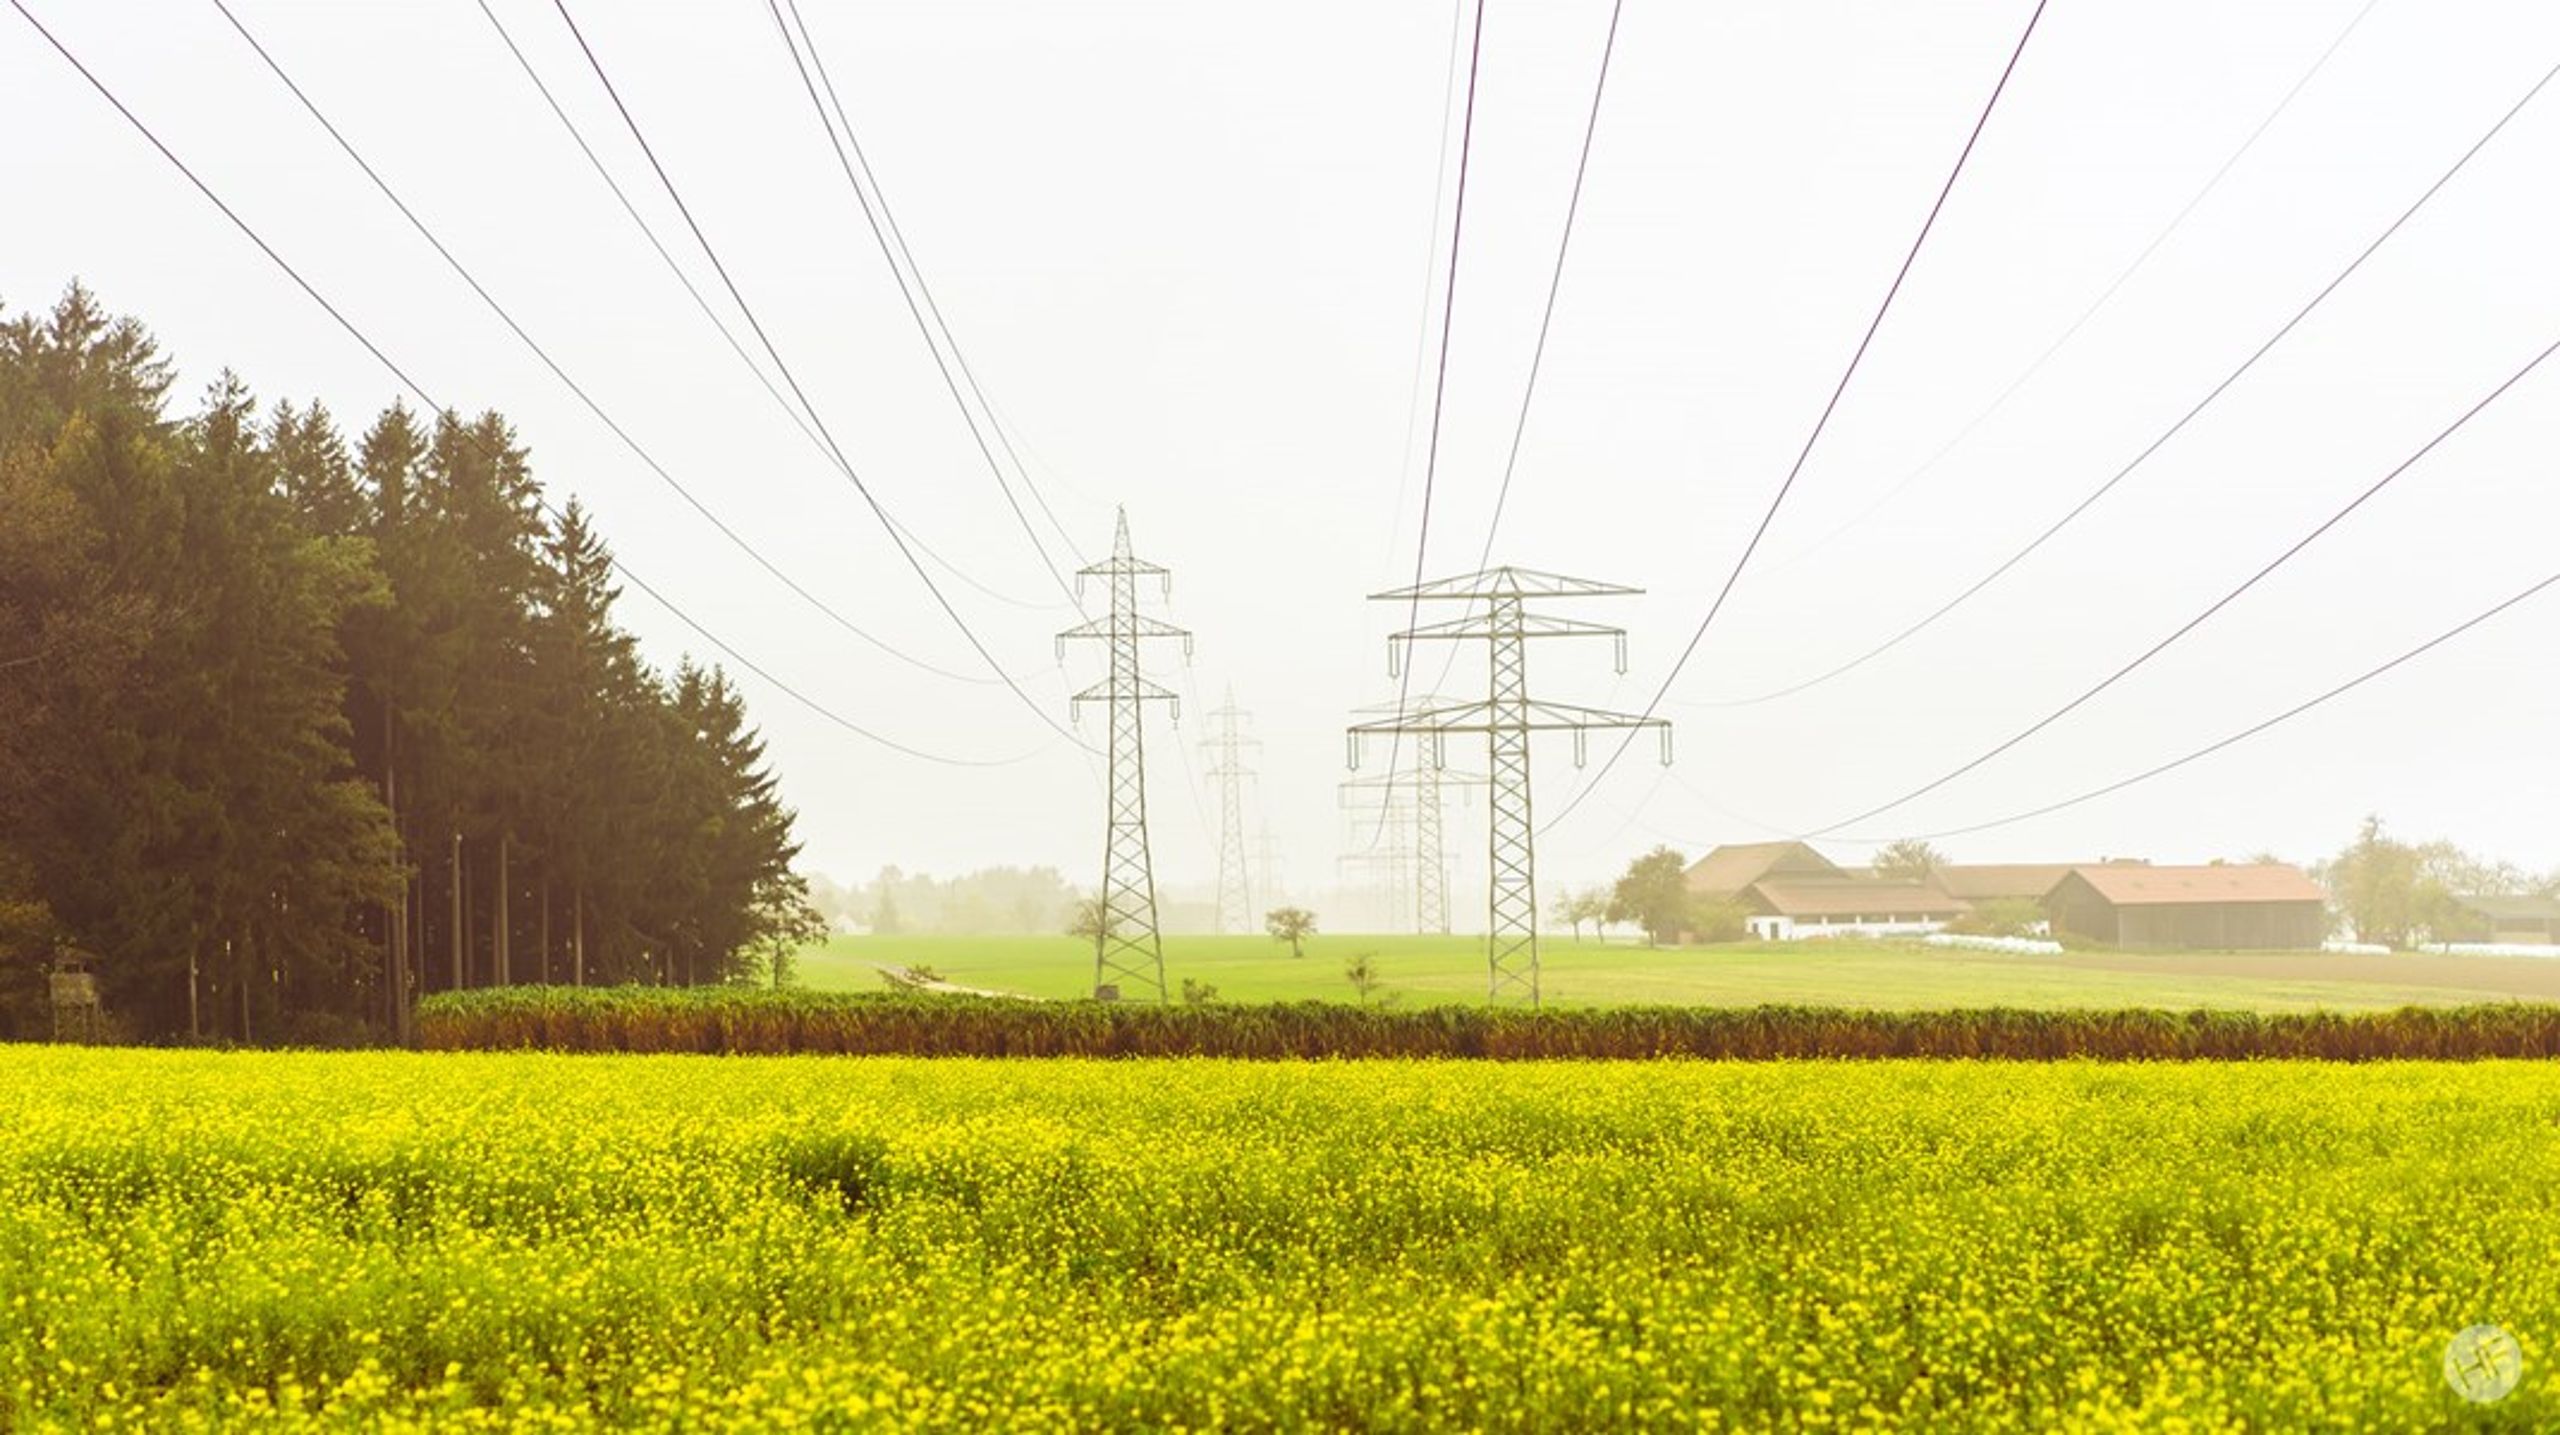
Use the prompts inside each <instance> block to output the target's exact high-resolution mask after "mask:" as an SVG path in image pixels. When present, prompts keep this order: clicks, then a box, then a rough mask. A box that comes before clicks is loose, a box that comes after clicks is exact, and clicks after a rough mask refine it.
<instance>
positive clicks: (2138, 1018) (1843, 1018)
mask: <svg viewBox="0 0 2560 1435" xmlns="http://www.w3.org/2000/svg"><path fill="white" fill-rule="evenodd" d="M419 1033H420V1037H419V1039H420V1044H421V1045H423V1046H425V1047H426V1048H428V1049H430V1050H436V1051H466V1050H481V1051H486V1050H521V1049H534V1050H547V1051H573V1052H574V1051H589V1052H700V1053H711V1054H731V1055H766V1054H770V1055H779V1054H785V1053H828V1054H839V1055H874V1056H892V1055H894V1056H1001V1057H1174V1056H1200V1057H1230V1058H1240V1059H1246V1060H1266V1061H1292V1060H1320V1059H1326V1058H1399V1057H1448V1058H1459V1059H1477V1060H1490V1061H1539V1060H1623V1059H1639V1060H1641V1059H1652V1058H1661V1057H1690V1058H1704V1059H1710V1060H1735V1061H1772V1060H1799V1059H1832V1060H1841V1059H1846V1060H1861V1059H1866V1060H1880V1059H1889V1058H1922V1059H1947V1060H1964V1059H1975V1058H1988V1059H1995V1060H2010V1061H2067V1060H2073V1059H2089V1060H2099V1061H2251V1060H2275V1059H2285V1060H2318V1061H2383V1060H2403V1059H2416V1060H2437V1061H2469V1060H2479V1059H2484V1058H2491V1057H2548V1056H2560V1006H2551V1005H2539V1004H2525V1003H2499V1004H2494V1005H2482V1006H2464V1007H2404V1008H2401V1009H2400V1010H2397V1011H2366V1012H2327V1011H2314V1012H2283V1013H2259V1012H2246V1011H2163V1010H2154V1009H2140V1008H2136V1009H2126V1010H2076V1011H2024V1010H2016V1009H2009V1008H1984V1009H1978V1010H1952V1011H1866V1010H1850V1009H1843V1008H1833V1007H1782V1006H1761V1007H1617V1008H1607V1009H1599V1010H1581V1009H1575V1010H1546V1011H1529V1010H1525V1009H1512V1008H1502V1009H1497V1008H1488V1007H1416V1008H1384V1009H1381V1008H1374V1007H1358V1006H1349V1005H1341V1004H1336V1003H1328V1002H1294V1003H1275V1004H1270V1005H1242V1004H1238V1005H1213V1006H1138V1005H1105V1004H1101V1003H1096V1002H1033V1001H1005V1000H996V999H991V998H979V997H955V996H910V995H903V994H897V993H881V994H872V993H853V992H770V991H750V990H740V989H719V988H709V989H705V988H695V989H690V990H686V989H671V988H659V987H618V988H598V987H588V988H568V987H511V988H503V989H496V990H489V991H476V992H462V993H445V994H442V995H438V996H433V997H430V998H428V999H427V1000H426V1001H424V1002H422V1003H420V1004H419Z"/></svg>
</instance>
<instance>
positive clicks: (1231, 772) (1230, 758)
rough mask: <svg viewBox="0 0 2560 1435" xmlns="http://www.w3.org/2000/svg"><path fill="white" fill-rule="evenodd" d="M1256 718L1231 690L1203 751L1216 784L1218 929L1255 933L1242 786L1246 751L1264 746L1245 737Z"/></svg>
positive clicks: (1250, 771)
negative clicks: (1250, 723) (1253, 719)
mask: <svg viewBox="0 0 2560 1435" xmlns="http://www.w3.org/2000/svg"><path fill="white" fill-rule="evenodd" d="M1252 718H1253V715H1252V714H1251V713H1248V712H1246V711H1245V710H1244V709H1242V708H1239V707H1237V706H1236V690H1235V689H1234V688H1232V687H1230V688H1228V689H1227V700H1226V703H1225V705H1223V706H1221V707H1220V708H1219V709H1218V710H1217V711H1215V712H1213V713H1211V714H1209V720H1210V721H1211V722H1213V723H1215V724H1217V727H1216V729H1215V730H1214V731H1212V732H1211V733H1210V734H1209V738H1208V740H1207V741H1206V742H1203V743H1202V744H1201V746H1203V747H1205V748H1207V749H1209V751H1210V753H1211V754H1212V755H1213V757H1214V760H1213V761H1212V762H1211V763H1210V764H1209V775H1210V776H1211V777H1213V778H1215V779H1217V782H1218V930H1219V931H1221V932H1251V931H1253V930H1254V922H1253V872H1252V869H1251V867H1250V865H1249V864H1248V863H1247V861H1246V859H1245V851H1244V781H1245V779H1246V778H1248V777H1251V776H1253V769H1251V768H1249V767H1246V766H1245V765H1244V754H1245V749H1247V748H1258V747H1260V746H1262V742H1261V740H1260V739H1259V738H1255V737H1251V736H1249V735H1247V734H1246V732H1245V725H1246V724H1247V723H1248V722H1250V721H1252Z"/></svg>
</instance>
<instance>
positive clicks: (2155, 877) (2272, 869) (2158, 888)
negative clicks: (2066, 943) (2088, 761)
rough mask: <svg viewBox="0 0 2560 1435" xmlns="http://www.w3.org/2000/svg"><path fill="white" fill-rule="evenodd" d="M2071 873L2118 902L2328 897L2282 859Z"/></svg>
mask: <svg viewBox="0 0 2560 1435" xmlns="http://www.w3.org/2000/svg"><path fill="white" fill-rule="evenodd" d="M2071 870H2072V872H2073V874H2074V875H2076V876H2078V877H2079V878H2080V880H2081V881H2083V882H2086V883H2088V884H2089V885H2090V886H2091V887H2094V888H2096V889H2097V892H2098V895H2099V896H2101V897H2104V898H2106V899H2107V900H2108V901H2109V902H2112V903H2114V904H2115V905H2117V906H2119V907H2166V906H2176V905H2178V904H2180V903H2186V902H2326V901H2328V900H2329V894H2328V892H2327V891H2326V890H2325V889H2323V888H2322V887H2321V885H2320V884H2319V883H2317V882H2314V881H2312V880H2311V878H2310V876H2309V875H2308V874H2306V873H2304V872H2303V870H2302V869H2301V868H2299V867H2290V866H2286V865H2285V864H2283V863H2281V862H2270V863H2250V864H2225V865H2222V866H2218V867H2134V866H2119V865H2114V864H2106V865H2100V866H2091V867H2074V868H2072V869H2071Z"/></svg>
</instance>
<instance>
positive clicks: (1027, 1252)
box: [0, 1048, 2560, 1431]
mask: <svg viewBox="0 0 2560 1435" xmlns="http://www.w3.org/2000/svg"><path fill="white" fill-rule="evenodd" d="M0 1132H5V1142H0V1428H8V1429H44V1428H56V1427H59V1428H70V1427H75V1426H76V1427H79V1428H83V1429H99V1428H147V1429H155V1430H158V1429H177V1430H185V1429H235V1428H278V1429H300V1428H338V1427H358V1428H364V1429H395V1430H396V1429H421V1430H426V1429H434V1430H470V1429H484V1428H486V1429H498V1428H521V1429H544V1430H549V1429H575V1428H581V1427H586V1426H591V1425H610V1426H629V1427H647V1428H661V1429H685V1430H722V1429H738V1430H751V1429H758V1430H760V1429H773V1428H804V1427H805V1428H812V1429H824V1430H854V1429H869V1428H875V1427H905V1426H913V1425H930V1426H941V1427H947V1428H969V1429H978V1428H990V1427H1004V1428H1026V1427H1029V1428H1079V1427H1093V1426H1098V1425H1107V1426H1119V1427H1132V1426H1136V1427H1148V1428H1177V1427H1189V1428H1201V1427H1212V1426H1243V1427H1282V1428H1306V1427H1340V1426H1361V1427H1377V1428H1466V1427H1492V1428H1504V1429H1544V1430H1566V1429H1587V1428H1595V1427H1662V1428H1680V1429H1691V1428H1711V1429H1713V1428H1731V1429H1764V1428H1770V1427H1797V1428H1834V1427H1839V1428H1862V1427H1875V1426H1882V1425H1895V1424H1909V1425H1920V1426H1932V1427H1948V1426H1952V1427H1959V1428H1975V1427H1978V1428H1995V1429H2035V1430H2042V1429H2054V1428H2065V1429H2069V1428H2080V1429H2113V1428H2145V1429H2152V1428H2188V1429H2226V1428H2249V1429H2273V1430H2293V1429H2370V1430H2388V1431H2406V1430H2419V1429H2440V1428H2514V1429H2534V1428H2548V1427H2550V1426H2551V1425H2553V1424H2554V1423H2555V1422H2560V1400H2555V1399H2554V1398H2553V1397H2552V1395H2551V1393H2550V1382H2551V1374H2552V1373H2551V1371H2550V1370H2548V1369H2547V1368H2546V1367H2545V1365H2544V1364H2543V1362H2544V1361H2545V1360H2546V1359H2547V1358H2548V1356H2547V1354H2546V1352H2548V1351H2549V1350H2550V1349H2551V1342H2552V1341H2553V1340H2554V1337H2555V1334H2560V1068H2555V1067H2550V1066H2544V1065H2539V1064H2501V1063H2480V1064H2466V1065H2437V1066H2422V1065H2393V1064H2383V1065H2369V1066H2352V1067H2351V1066H2322V1065H2297V1064H2276V1063H2262V1064H2238V1065H2214V1066H2183V1065H2180V1066H2170V1065H2159V1066H2142V1065H2135V1066H2127V1065H2110V1066H2096V1065H2076V1064H2061V1065H2033V1066H2029V1065H1993V1064H1979V1065H1977V1064H1966V1063H1936V1064H1916V1063H1914V1064H1897V1063H1872V1064H1862V1065H1829V1064H1810V1063H1808V1064H1765V1065H1741V1064H1731V1065H1727V1064H1705V1063H1696V1064H1689V1063H1652V1064H1602V1063H1593V1064H1564V1063H1557V1064H1543V1065H1520V1066H1507V1065H1493V1064H1483V1063H1427V1062H1417V1063H1396V1062H1366V1063H1340V1064H1305V1065H1289V1064H1273V1063H1264V1064H1230V1063H1219V1062H1196V1061H1195V1062H1068V1061H1061V1062H1011V1063H999V1062H975V1061H964V1060H919V1059H826V1058H770V1059H768V1058H689V1057H572V1056H541V1055H416V1054H391V1053H371V1054H359V1055H343V1056H338V1055H275V1054H263V1055H261V1054H240V1055H218V1054H181V1053H155V1052H109V1051H80V1050H49V1049H41V1048H0ZM2481 1323H2494V1324H2496V1325H2499V1326H2502V1327H2504V1328H2505V1329H2506V1330H2507V1331H2511V1332H2513V1334H2514V1335H2515V1337H2516V1338H2517V1340H2518V1341H2520V1342H2521V1345H2522V1349H2523V1352H2524V1358H2525V1362H2526V1364H2525V1369H2524V1376H2523V1379H2522V1381H2521V1383H2520V1384H2519V1385H2517V1386H2516V1388H2515V1389H2514V1391H2513V1393H2512V1394H2508V1395H2506V1396H2505V1397H2504V1398H2503V1399H2501V1400H2498V1401H2496V1402H2494V1403H2479V1404H2475V1403H2467V1402H2466V1401H2465V1400H2464V1399H2462V1398H2461V1397H2460V1396H2458V1395H2456V1394H2455V1392H2454V1391H2453V1389H2452V1388H2451V1387H2450V1386H2449V1385H2448V1384H2447V1381H2446V1378H2445V1374H2444V1366H2443V1359H2444V1354H2445V1351H2446V1348H2447V1342H2448V1341H2449V1340H2450V1339H2451V1338H2452V1337H2453V1336H2454V1335H2455V1333H2456V1332H2458V1331H2461V1330H2463V1329H2464V1328H2465V1327H2469V1326H2473V1325H2476V1324H2481Z"/></svg>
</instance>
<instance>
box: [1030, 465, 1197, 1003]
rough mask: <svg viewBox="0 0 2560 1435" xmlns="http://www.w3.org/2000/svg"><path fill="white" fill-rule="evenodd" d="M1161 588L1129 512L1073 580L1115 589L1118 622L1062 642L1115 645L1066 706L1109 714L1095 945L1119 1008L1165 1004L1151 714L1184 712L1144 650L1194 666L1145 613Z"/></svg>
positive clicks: (1080, 629) (1187, 651)
mask: <svg viewBox="0 0 2560 1435" xmlns="http://www.w3.org/2000/svg"><path fill="white" fill-rule="evenodd" d="M1141 577H1148V578H1153V579H1155V580H1156V582H1157V584H1158V587H1159V591H1160V593H1161V594H1162V595H1163V596H1165V597H1171V596H1172V594H1173V575H1172V573H1171V572H1170V571H1169V570H1167V569H1164V568H1161V567H1159V566H1157V565H1156V564H1153V563H1147V562H1143V561H1141V560H1139V559H1138V558H1135V557H1133V556H1131V554H1130V552H1129V514H1128V512H1127V511H1126V510H1125V509H1124V510H1122V511H1121V513H1120V516H1119V527H1118V529H1117V530H1116V531H1115V532H1114V533H1113V534H1112V538H1111V557H1110V558H1109V559H1107V560H1105V561H1103V562H1100V563H1096V564H1094V565H1093V566H1091V567H1089V568H1080V569H1078V570H1076V590H1077V594H1078V596H1079V597H1081V596H1082V594H1083V590H1084V580H1085V579H1087V578H1107V579H1109V580H1111V612H1110V613H1109V615H1107V616H1105V617H1100V618H1095V619H1093V620H1091V621H1089V622H1085V623H1079V624H1077V625H1076V626H1075V627H1072V628H1069V629H1067V630H1066V631H1065V632H1063V633H1060V634H1059V635H1058V653H1059V656H1060V657H1064V656H1065V655H1066V650H1067V640H1068V639H1070V638H1099V639H1103V640H1105V641H1107V642H1108V643H1109V644H1110V645H1111V670H1110V674H1109V676H1107V677H1105V678H1104V679H1103V680H1102V681H1101V682H1098V683H1096V684H1094V685H1093V686H1092V687H1089V688H1087V689H1085V690H1084V691H1083V692H1080V693H1078V694H1076V695H1075V696H1074V697H1073V698H1072V699H1070V700H1069V701H1068V711H1069V712H1070V713H1081V712H1082V711H1083V708H1084V705H1085V704H1086V703H1089V702H1098V703H1102V704H1104V706H1105V707H1106V708H1107V709H1108V710H1109V712H1110V714H1111V792H1110V809H1111V812H1110V819H1109V822H1108V824H1107V830H1106V832H1105V835H1104V842H1103V855H1102V912H1101V917H1102V921H1101V931H1100V932H1099V933H1097V934H1096V936H1095V938H1094V944H1093V995H1094V998H1095V999H1096V1000H1098V1001H1117V1000H1119V999H1120V998H1121V996H1122V995H1123V992H1122V990H1121V988H1122V985H1123V984H1124V983H1125V984H1127V985H1128V986H1131V987H1144V988H1151V989H1152V990H1153V992H1154V994H1155V999H1156V1000H1157V1001H1159V1002H1161V1001H1163V1000H1164V999H1165V989H1164V942H1163V940H1162V939H1161V938H1160V937H1159V936H1158V935H1157V933H1156V876H1155V866H1154V863H1153V860H1152V858H1151V857H1150V855H1149V853H1148V850H1147V740H1146V732H1145V723H1144V720H1143V719H1144V714H1145V708H1146V704H1148V703H1150V702H1162V703H1165V704H1167V705H1168V706H1169V707H1170V708H1171V710H1172V712H1173V717H1174V721H1176V722H1180V721H1181V720H1182V702H1181V699H1179V698H1177V697H1175V696H1174V694H1173V690H1172V689H1170V688H1166V687H1160V686H1158V685H1157V684H1155V683H1151V682H1148V681H1147V679H1146V675H1145V674H1144V673H1142V672H1140V671H1139V669H1138V644H1139V642H1140V640H1141V639H1146V638H1180V639H1181V640H1182V656H1183V658H1184V660H1185V661H1189V659H1190V657H1191V635H1190V634H1189V633H1188V632H1185V631H1184V630H1183V629H1180V628H1177V627H1175V626H1173V625H1172V624H1171V623H1167V622H1163V621H1161V620H1159V619H1155V618H1150V617H1148V616H1146V615H1145V614H1143V613H1140V612H1139V611H1138V580H1139V579H1140V578H1141Z"/></svg>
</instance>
